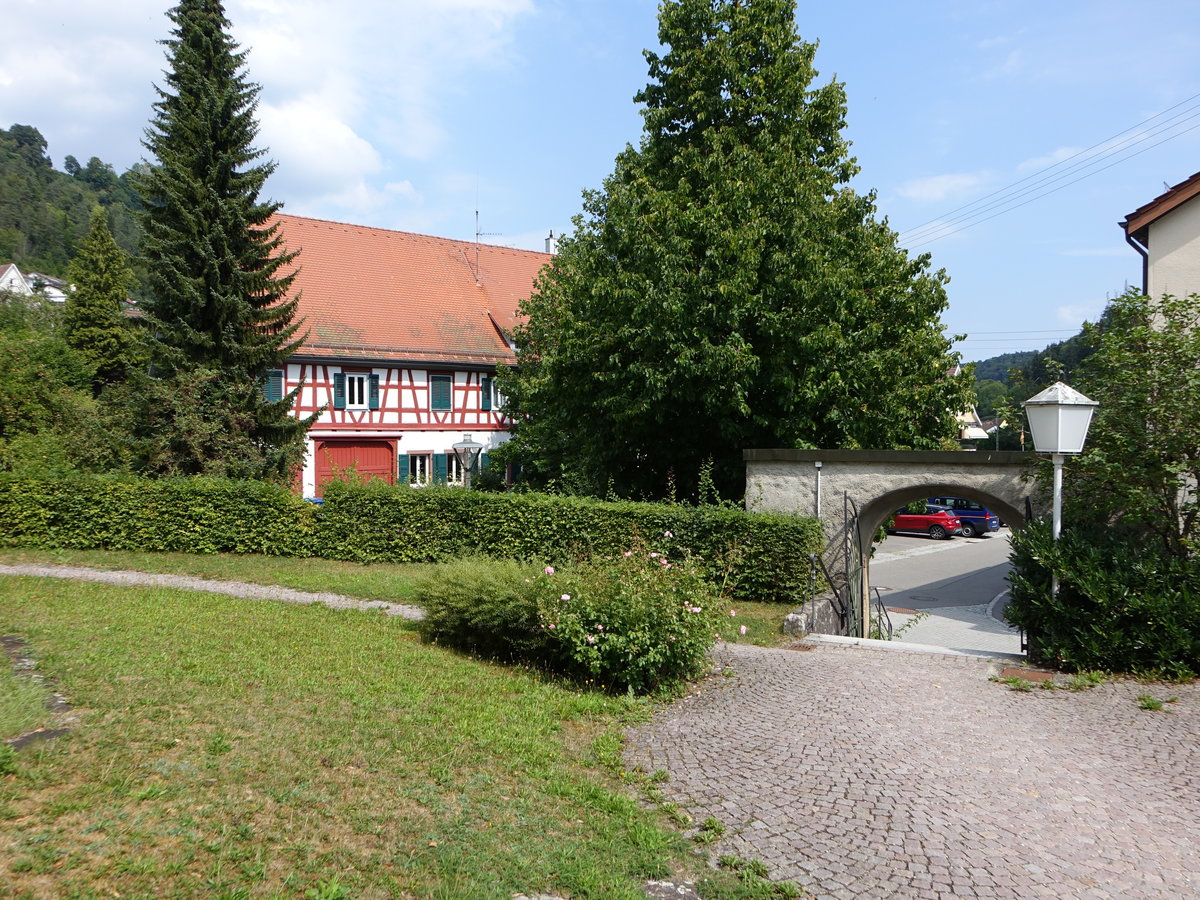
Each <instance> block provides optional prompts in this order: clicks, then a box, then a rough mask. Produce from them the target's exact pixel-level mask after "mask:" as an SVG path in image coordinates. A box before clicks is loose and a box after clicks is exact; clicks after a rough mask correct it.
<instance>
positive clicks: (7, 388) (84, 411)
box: [0, 294, 122, 475]
mask: <svg viewBox="0 0 1200 900" xmlns="http://www.w3.org/2000/svg"><path fill="white" fill-rule="evenodd" d="M94 371H95V370H94V369H93V367H92V365H91V364H90V362H89V361H88V360H87V359H86V358H84V357H83V355H82V354H80V353H79V352H78V351H76V350H74V349H73V348H72V347H71V346H70V345H69V344H68V343H67V342H66V340H65V339H64V337H63V328H62V310H61V309H59V308H58V307H56V306H55V305H54V304H52V303H50V302H48V301H46V300H45V299H44V298H41V297H38V296H33V297H21V296H17V295H13V294H0V471H16V472H22V473H25V474H29V475H57V474H62V473H64V472H69V471H88V472H95V471H106V470H111V469H119V468H120V467H121V466H122V445H121V436H120V434H119V433H116V432H114V430H113V429H112V428H111V427H110V424H111V423H110V422H109V421H108V419H107V415H106V413H105V410H104V409H103V408H102V406H101V405H100V404H98V403H97V402H96V401H95V400H94V399H93V397H92V391H91V386H92V377H93V373H94Z"/></svg>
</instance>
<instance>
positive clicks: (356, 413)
mask: <svg viewBox="0 0 1200 900" xmlns="http://www.w3.org/2000/svg"><path fill="white" fill-rule="evenodd" d="M277 220H278V222H279V225H280V231H281V234H282V236H283V239H284V243H285V245H286V247H287V249H289V250H299V251H300V256H299V259H298V262H299V274H298V275H297V277H296V281H295V284H294V288H293V293H294V295H298V296H299V298H300V300H299V313H298V315H299V316H300V317H303V319H304V324H303V326H302V328H303V329H304V330H305V331H306V332H307V338H306V339H305V341H304V343H303V346H301V347H300V349H299V350H298V351H297V353H296V354H295V355H294V356H293V357H292V358H291V359H290V360H289V361H288V363H287V367H286V369H283V370H276V371H273V372H271V373H269V377H268V383H267V390H268V395H269V396H272V397H274V398H279V397H282V396H283V395H284V394H285V393H287V392H289V391H291V390H292V389H293V388H297V387H299V393H298V395H297V398H296V405H295V414H296V415H297V416H306V415H310V414H312V413H314V412H319V416H318V418H317V421H316V424H315V425H314V426H313V428H312V429H311V430H310V431H309V434H308V454H307V459H306V462H305V466H304V471H303V476H302V485H301V487H302V490H303V492H304V494H305V496H308V497H319V496H321V494H322V486H323V485H324V484H325V483H326V482H327V481H329V480H330V479H331V478H337V477H343V476H357V477H360V478H362V477H371V476H374V477H379V478H382V479H384V480H385V481H387V482H389V483H400V484H403V483H405V482H407V483H409V484H412V485H417V486H419V485H423V484H428V483H431V482H449V483H455V482H458V481H460V480H461V479H462V472H461V471H460V468H459V465H458V460H457V459H456V457H455V455H454V452H453V450H452V449H451V448H452V446H453V445H454V444H455V443H458V442H460V441H462V440H463V439H464V437H465V436H467V435H470V436H472V437H473V438H474V440H476V441H478V442H480V443H482V444H483V445H484V447H485V451H484V452H485V453H486V452H487V449H488V448H494V447H496V446H498V445H499V444H500V443H502V442H503V441H505V440H507V438H508V421H507V420H506V419H505V417H504V415H503V413H502V412H501V398H500V396H499V395H498V393H497V391H496V386H495V380H494V376H495V373H496V370H497V368H498V367H500V366H506V365H512V364H514V363H515V361H516V359H515V356H514V353H513V345H512V342H511V339H510V334H511V332H512V328H513V326H514V324H515V323H516V317H517V306H518V304H519V303H520V301H521V300H522V299H524V298H525V297H528V296H529V294H530V293H531V292H532V290H533V282H534V279H535V277H536V276H537V274H538V272H539V271H540V270H541V268H542V267H543V266H544V265H545V264H546V263H547V262H548V261H549V259H550V256H549V255H548V254H546V253H536V252H532V251H527V250H514V249H511V248H507V247H497V246H492V245H480V244H474V243H470V242H467V241H455V240H449V239H446V238H437V237H429V236H427V235H421V234H409V233H405V232H399V231H389V230H386V229H382V228H367V227H364V226H360V225H344V224H340V223H336V222H326V221H320V220H317V219H307V218H301V217H298V216H291V215H279V216H278V217H277Z"/></svg>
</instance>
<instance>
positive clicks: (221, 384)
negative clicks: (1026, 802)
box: [121, 366, 307, 484]
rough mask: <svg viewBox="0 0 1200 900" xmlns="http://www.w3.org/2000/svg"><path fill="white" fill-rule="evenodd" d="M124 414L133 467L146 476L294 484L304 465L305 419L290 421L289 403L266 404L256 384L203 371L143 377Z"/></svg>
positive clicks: (131, 390) (135, 385) (128, 396)
mask: <svg viewBox="0 0 1200 900" xmlns="http://www.w3.org/2000/svg"><path fill="white" fill-rule="evenodd" d="M289 397H290V395H289ZM121 408H122V409H123V411H124V413H125V415H126V416H127V418H126V421H125V426H124V427H125V430H126V431H127V432H128V433H129V434H131V435H132V443H131V452H132V453H133V454H134V466H135V468H136V469H137V471H139V472H142V473H144V474H149V475H161V476H168V477H178V476H186V475H205V476H214V477H228V478H255V479H266V480H272V481H277V482H279V483H280V484H290V483H291V482H292V479H293V475H294V473H295V472H296V471H297V470H298V469H299V467H300V466H301V464H302V463H303V459H304V430H305V428H307V420H304V422H302V423H298V422H297V420H296V419H295V418H293V417H292V416H291V414H290V399H289V398H285V399H284V400H281V401H279V402H275V403H268V402H266V401H265V400H264V399H263V393H262V386H261V384H260V383H259V382H258V381H257V380H252V381H247V380H245V379H241V378H238V377H237V376H236V374H230V373H225V372H221V371H218V370H216V369H211V368H208V367H204V366H195V367H190V368H185V369H181V370H178V371H176V372H175V373H174V374H172V375H171V376H169V377H167V378H151V377H146V376H145V375H142V374H140V373H139V374H138V375H136V376H135V377H134V378H133V379H132V380H131V381H130V384H129V389H128V391H126V392H125V395H124V400H123V403H121Z"/></svg>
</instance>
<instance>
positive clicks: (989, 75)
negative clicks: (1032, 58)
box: [983, 50, 1026, 79]
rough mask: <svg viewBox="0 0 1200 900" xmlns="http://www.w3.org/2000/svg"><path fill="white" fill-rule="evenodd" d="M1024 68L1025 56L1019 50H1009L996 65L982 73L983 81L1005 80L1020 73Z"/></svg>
mask: <svg viewBox="0 0 1200 900" xmlns="http://www.w3.org/2000/svg"><path fill="white" fill-rule="evenodd" d="M1025 66H1026V62H1025V54H1024V53H1022V52H1021V51H1020V50H1010V51H1009V52H1008V55H1007V56H1005V57H1004V59H1003V60H1001V61H1000V62H999V63H997V64H996V65H994V66H992V67H991V68H990V69H988V70H987V71H985V72H984V73H983V77H984V78H985V79H994V78H1007V77H1009V76H1010V75H1015V74H1017V73H1018V72H1020V71H1022V70H1023V69H1024V68H1025Z"/></svg>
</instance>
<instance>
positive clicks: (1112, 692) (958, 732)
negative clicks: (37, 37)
mask: <svg viewBox="0 0 1200 900" xmlns="http://www.w3.org/2000/svg"><path fill="white" fill-rule="evenodd" d="M718 656H719V662H720V663H721V664H722V665H727V666H728V667H730V669H731V670H732V672H733V677H729V678H717V679H714V680H713V681H712V682H710V684H709V685H708V686H706V687H705V688H702V689H700V690H698V691H697V692H696V693H694V694H692V695H690V696H689V697H687V698H686V699H684V700H682V701H680V702H679V703H677V704H674V705H673V706H671V707H670V708H668V709H665V710H663V711H662V712H661V713H660V714H659V715H658V716H657V717H656V718H655V720H654V721H653V722H651V723H650V724H648V725H645V726H642V727H640V728H638V729H636V730H634V731H633V732H632V733H631V737H630V741H629V744H628V749H627V762H628V763H629V764H630V765H634V764H636V765H641V766H643V767H644V768H645V769H646V770H647V771H654V770H656V769H665V770H666V771H667V773H668V775H669V780H668V781H667V783H666V784H665V785H664V786H663V787H664V789H665V793H666V794H667V796H668V798H669V799H672V800H676V801H679V802H681V803H682V804H684V805H685V806H686V808H687V809H688V810H689V812H691V814H692V815H693V817H695V819H696V820H697V821H699V820H701V819H703V818H705V817H706V816H715V817H716V818H717V819H719V820H720V821H721V822H722V823H723V824H724V825H725V826H726V828H727V829H728V832H727V835H726V838H725V839H724V840H723V842H722V843H721V844H719V845H717V847H716V851H717V852H718V853H734V854H737V855H738V856H741V857H743V858H747V859H750V858H754V857H757V858H759V859H761V860H762V861H763V862H765V863H766V864H767V865H768V866H769V867H770V869H771V874H772V877H773V878H775V879H790V880H792V881H794V882H796V883H797V884H798V885H800V886H801V887H804V888H806V889H808V890H809V891H810V892H812V894H814V895H815V896H817V897H830V898H843V897H846V898H848V897H867V898H882V897H919V898H939V900H940V898H946V900H949V898H964V897H966V898H970V897H979V898H1020V900H1026V898H1034V897H1056V898H1057V897H1071V898H1074V897H1097V898H1172V900H1176V898H1189V897H1200V850H1198V849H1197V848H1198V845H1200V752H1198V750H1197V744H1198V741H1200V715H1198V709H1200V686H1197V685H1182V686H1181V685H1171V686H1166V685H1150V686H1147V685H1140V684H1137V683H1132V682H1127V683H1120V684H1106V685H1101V686H1100V687H1097V688H1095V689H1094V690H1092V691H1088V692H1084V693H1069V692H1067V691H1052V692H1051V691H1041V690H1039V691H1034V692H1032V693H1017V692H1013V691H1010V690H1008V689H1007V688H1006V687H1004V686H1003V685H999V684H995V683H991V682H989V681H988V675H989V673H990V672H992V671H994V669H995V667H996V664H995V663H992V662H989V661H987V660H981V659H976V658H970V657H952V656H933V655H928V654H922V653H909V652H896V651H885V650H878V649H871V648H866V647H855V646H838V645H821V646H818V647H817V648H816V649H813V650H810V651H807V652H799V651H796V650H766V649H761V648H754V647H743V646H729V645H724V646H722V647H721V648H719V650H718ZM1147 691H1148V692H1150V693H1153V694H1155V695H1156V696H1158V697H1160V698H1162V699H1165V698H1166V697H1168V696H1171V695H1178V698H1179V700H1178V702H1177V703H1173V704H1169V706H1168V707H1167V709H1169V710H1170V711H1169V712H1147V711H1143V710H1141V709H1139V708H1138V705H1137V703H1136V702H1135V697H1136V696H1137V695H1138V694H1141V693H1144V692H1147Z"/></svg>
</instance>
